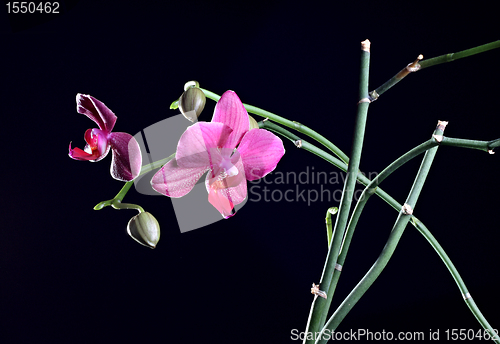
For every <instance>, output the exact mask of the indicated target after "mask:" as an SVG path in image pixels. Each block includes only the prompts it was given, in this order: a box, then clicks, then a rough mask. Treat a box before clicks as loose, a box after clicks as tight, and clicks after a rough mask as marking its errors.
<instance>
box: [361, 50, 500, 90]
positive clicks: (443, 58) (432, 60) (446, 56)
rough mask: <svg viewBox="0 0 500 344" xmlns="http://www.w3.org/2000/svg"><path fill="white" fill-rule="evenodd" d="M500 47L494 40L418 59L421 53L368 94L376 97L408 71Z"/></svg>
mask: <svg viewBox="0 0 500 344" xmlns="http://www.w3.org/2000/svg"><path fill="white" fill-rule="evenodd" d="M496 48H500V40H498V41H494V42H491V43H487V44H483V45H480V46H477V47H474V48H471V49H467V50H462V51H459V52H457V53H451V54H444V55H440V56H437V57H433V58H430V59H427V60H422V61H421V62H420V60H421V59H422V58H423V56H422V55H419V57H418V58H417V60H415V61H414V62H413V63H411V64H409V65H408V66H406V67H405V68H403V69H402V70H401V71H399V73H397V74H396V75H395V76H393V77H392V78H390V79H389V80H387V81H386V82H385V83H384V84H382V85H381V86H379V87H378V88H376V89H375V90H373V91H371V92H370V96H371V97H372V99H377V98H378V97H379V96H380V95H382V94H383V93H384V92H386V91H387V90H388V89H390V88H391V87H392V86H394V85H395V84H397V83H398V82H399V81H401V80H402V79H403V78H404V77H405V76H406V75H408V74H409V73H410V72H416V71H418V70H421V69H424V68H427V67H432V66H435V65H438V64H441V63H446V62H451V61H455V60H458V59H461V58H464V57H467V56H471V55H475V54H479V53H482V52H485V51H488V50H491V49H496Z"/></svg>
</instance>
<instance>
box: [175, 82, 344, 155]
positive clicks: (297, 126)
mask: <svg viewBox="0 0 500 344" xmlns="http://www.w3.org/2000/svg"><path fill="white" fill-rule="evenodd" d="M200 90H202V91H203V93H205V96H206V97H207V98H210V99H212V100H214V101H216V102H217V101H218V100H219V99H220V96H219V95H218V94H216V93H214V92H211V91H209V90H206V89H204V88H200ZM243 106H244V107H245V109H246V110H247V111H248V112H250V113H253V114H255V115H258V116H261V117H264V118H268V119H270V120H271V121H274V122H276V123H279V124H281V125H284V126H286V127H289V128H292V129H295V130H297V131H298V132H300V133H302V134H305V135H307V136H309V137H311V138H312V139H314V140H315V141H317V142H319V143H321V144H322V145H323V146H325V147H326V148H328V149H329V150H330V151H332V152H333V153H334V154H335V155H336V156H338V157H339V158H340V159H341V160H342V161H343V162H345V163H348V162H349V158H348V157H347V155H346V154H345V153H344V152H342V151H341V150H340V149H339V148H338V147H337V146H335V145H334V144H333V143H332V142H331V141H329V140H328V139H327V138H326V137H324V136H323V135H320V134H319V133H317V132H316V131H314V130H312V129H311V128H309V127H307V126H305V125H303V124H300V123H299V122H295V121H290V120H288V119H286V118H284V117H281V116H278V115H276V114H274V113H272V112H269V111H266V110H264V109H261V108H258V107H256V106H253V105H249V104H245V103H243ZM177 107H178V100H176V101H174V102H173V103H172V104H171V105H170V109H177Z"/></svg>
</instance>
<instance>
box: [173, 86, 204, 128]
mask: <svg viewBox="0 0 500 344" xmlns="http://www.w3.org/2000/svg"><path fill="white" fill-rule="evenodd" d="M206 101H207V98H206V97H205V93H203V91H202V90H200V89H199V88H196V87H190V88H188V89H187V90H186V91H184V93H183V94H182V95H181V97H180V98H179V110H181V113H182V114H183V115H184V117H186V118H187V119H188V120H190V121H191V122H194V121H195V119H197V118H198V117H200V114H201V112H202V111H203V108H204V107H205V103H206ZM195 116H196V117H195Z"/></svg>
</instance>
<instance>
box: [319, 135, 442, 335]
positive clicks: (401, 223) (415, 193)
mask: <svg viewBox="0 0 500 344" xmlns="http://www.w3.org/2000/svg"><path fill="white" fill-rule="evenodd" d="M443 129H444V127H440V126H438V128H437V129H436V130H435V131H434V135H442V130H443ZM437 148H438V147H433V148H431V149H429V150H428V151H427V152H426V153H425V156H424V159H423V160H422V164H421V166H420V169H419V171H418V173H417V177H416V178H415V181H414V183H413V186H412V188H411V191H410V193H409V195H408V198H407V199H406V202H405V204H404V205H403V207H402V208H401V210H400V211H399V215H398V218H397V220H396V223H395V224H394V227H393V229H392V231H391V234H390V235H389V239H388V240H387V243H386V245H385V247H384V248H383V250H382V253H381V254H380V256H379V258H378V259H377V261H376V262H375V263H374V264H373V266H372V267H371V268H370V270H369V271H368V272H367V274H366V275H365V276H364V277H363V279H362V280H361V281H360V282H359V283H358V285H356V287H354V289H353V290H352V291H351V293H350V294H349V295H348V296H347V298H346V299H345V300H344V301H343V302H342V304H341V305H340V306H339V308H337V310H336V311H335V313H333V315H332V317H331V318H330V319H329V320H328V322H327V323H326V325H325V327H323V329H322V330H321V333H320V335H319V339H318V340H317V341H316V344H321V343H323V344H324V343H326V342H327V339H325V338H323V336H322V334H323V333H324V331H325V330H327V329H328V330H330V331H334V330H335V329H336V328H337V326H338V325H339V324H340V322H341V321H342V320H343V319H344V318H345V316H346V315H347V313H348V312H349V311H350V310H351V309H352V307H354V305H355V304H356V303H357V302H358V301H359V299H360V298H361V297H362V296H363V295H364V293H365V292H366V291H367V290H368V288H369V287H370V286H371V285H372V284H373V282H375V280H376V279H377V278H378V276H379V275H380V273H381V272H382V271H383V270H384V268H385V267H386V265H387V263H388V262H389V259H390V258H391V257H392V254H393V253H394V251H395V249H396V246H397V244H398V243H399V239H400V238H401V236H402V234H403V231H404V229H405V228H406V225H407V224H408V222H409V221H410V218H411V215H412V213H413V209H414V208H415V205H416V203H417V200H418V197H419V195H420V192H421V191H422V188H423V186H424V183H425V180H426V178H427V175H428V173H429V170H430V167H431V165H432V162H433V160H434V157H435V155H436V152H437Z"/></svg>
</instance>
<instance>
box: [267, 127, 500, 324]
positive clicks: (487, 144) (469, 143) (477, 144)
mask: <svg viewBox="0 0 500 344" xmlns="http://www.w3.org/2000/svg"><path fill="white" fill-rule="evenodd" d="M259 128H263V129H267V130H272V131H273V132H275V133H277V134H278V135H280V136H282V137H284V138H287V139H289V140H290V141H292V142H293V143H294V144H295V145H296V146H298V145H299V142H300V148H302V149H305V150H308V151H310V152H312V153H313V154H315V155H317V156H319V157H321V158H322V159H324V160H325V161H327V162H330V163H331V164H332V165H334V166H336V167H338V168H339V169H341V170H342V171H344V172H346V171H347V165H346V164H344V163H342V162H341V161H339V160H338V159H337V158H335V157H334V156H332V155H330V154H328V153H327V152H325V151H323V150H322V149H320V148H317V147H315V146H314V145H312V144H310V143H309V142H307V141H305V140H303V139H301V138H300V137H298V136H297V135H295V134H293V133H291V132H290V131H288V130H286V129H284V128H282V127H280V126H279V125H277V124H274V123H272V122H270V121H261V122H259ZM440 138H442V141H441V142H440V143H439V141H438V140H439V139H440ZM499 141H500V139H497V140H492V141H475V140H466V139H455V138H448V137H444V136H441V137H440V136H437V139H436V137H433V138H432V139H429V140H428V141H426V142H424V143H422V144H421V145H419V146H417V147H415V148H413V149H412V150H410V151H409V152H407V153H406V154H404V155H403V156H401V157H400V158H398V159H397V160H395V161H394V162H393V163H392V164H390V165H389V166H388V167H386V168H385V169H384V171H382V172H381V173H380V174H379V175H378V176H377V178H376V179H374V180H373V181H370V180H369V179H368V178H367V177H366V176H365V175H363V174H362V173H359V174H358V175H357V178H358V181H359V182H360V183H362V184H363V185H365V186H367V188H365V190H364V191H363V194H362V195H361V196H360V200H361V201H364V204H366V202H367V201H368V198H369V196H370V195H372V194H373V193H375V194H376V195H378V196H379V197H380V198H382V199H383V200H384V201H386V202H387V203H388V204H389V205H390V206H391V207H392V208H393V209H395V210H397V211H399V210H400V209H401V208H402V205H401V204H399V203H398V202H397V201H396V200H395V199H394V198H392V197H391V196H390V195H388V194H387V193H386V192H385V191H383V190H382V189H381V188H380V187H379V185H380V183H381V182H382V181H383V180H384V179H385V178H386V177H387V176H388V175H389V174H391V173H392V172H394V171H395V170H396V169H397V168H399V167H401V166H402V165H403V164H404V163H406V162H407V161H409V160H410V159H412V158H414V157H416V156H418V155H419V154H421V153H423V152H424V151H425V150H426V149H429V148H432V147H435V146H436V145H438V144H441V145H443V144H446V145H449V146H453V147H459V148H472V149H480V150H483V151H488V152H490V153H491V151H490V149H493V148H495V147H496V146H494V144H495V143H496V142H499ZM364 204H362V205H361V203H358V204H357V205H356V208H355V210H354V214H353V215H352V217H351V220H350V222H349V227H348V229H347V233H346V239H345V240H344V243H343V244H342V248H341V253H340V256H339V260H338V263H339V264H341V265H343V263H344V262H345V258H346V255H347V251H348V247H349V242H348V241H349V240H350V238H349V236H350V237H351V238H352V234H353V229H354V227H355V225H356V222H355V221H357V217H358V218H359V215H360V213H361V210H362V207H364ZM410 222H411V224H412V225H413V226H414V227H415V228H416V229H417V230H418V231H419V232H420V233H421V234H422V235H423V236H424V238H425V239H426V240H427V241H428V242H429V244H430V245H431V246H432V247H433V248H434V250H435V251H436V253H437V254H438V256H439V257H440V258H441V260H442V261H443V263H444V264H445V265H446V267H447V269H448V271H449V272H450V274H451V276H452V277H453V279H454V280H455V283H456V284H457V286H458V288H459V290H460V292H461V295H462V297H463V299H464V300H465V302H466V303H467V306H468V307H469V309H470V310H471V312H472V313H473V314H474V316H475V317H476V319H478V321H479V323H480V324H481V325H482V326H483V327H484V328H485V329H487V330H489V331H490V333H494V332H492V331H493V329H492V328H491V326H490V325H489V324H488V322H487V321H486V319H485V318H484V316H483V315H482V313H481V312H480V310H479V309H478V308H477V305H476V304H475V302H474V300H473V299H472V297H470V293H469V292H468V290H467V287H466V286H465V283H464V281H463V279H462V277H461V276H460V274H459V273H458V271H457V269H456V268H455V266H454V265H453V263H452V261H451V260H450V258H449V257H448V255H447V254H446V252H445V251H444V249H443V248H442V246H441V245H440V244H439V242H438V241H437V240H436V238H435V237H434V236H433V235H432V233H431V232H430V231H429V229H428V228H427V227H426V226H425V225H424V223H423V222H421V221H420V220H419V219H418V218H417V217H415V216H414V215H412V217H411V220H410ZM337 271H338V270H335V271H334V273H335V275H334V279H333V280H332V283H334V281H335V278H336V279H338V278H339V276H340V273H339V272H337ZM313 302H315V300H314V301H313ZM311 311H312V309H311ZM309 317H311V314H310V315H309Z"/></svg>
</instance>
